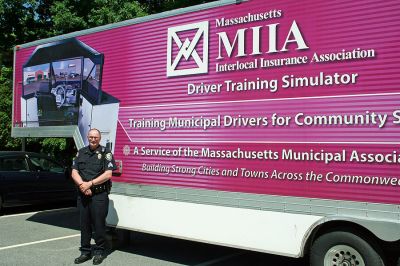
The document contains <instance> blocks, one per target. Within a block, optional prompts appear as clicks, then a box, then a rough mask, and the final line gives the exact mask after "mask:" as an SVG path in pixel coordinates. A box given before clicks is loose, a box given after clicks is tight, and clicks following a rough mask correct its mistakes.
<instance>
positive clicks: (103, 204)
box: [77, 191, 109, 255]
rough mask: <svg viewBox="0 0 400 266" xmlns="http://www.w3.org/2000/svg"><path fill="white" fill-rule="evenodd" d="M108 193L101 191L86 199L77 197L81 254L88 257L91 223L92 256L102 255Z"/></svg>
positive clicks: (81, 195)
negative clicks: (93, 243)
mask: <svg viewBox="0 0 400 266" xmlns="http://www.w3.org/2000/svg"><path fill="white" fill-rule="evenodd" d="M108 202H109V200H108V193H107V191H103V192H101V193H98V194H94V195H92V196H91V197H87V196H85V195H83V194H82V193H79V195H78V202H77V206H78V209H79V212H80V225H81V248H80V250H81V253H82V254H87V255H90V253H91V246H90V240H91V238H92V223H93V229H94V236H95V237H94V240H95V243H96V245H95V246H94V254H95V255H99V254H103V252H104V249H105V242H106V231H105V228H106V225H105V220H106V216H107V213H108Z"/></svg>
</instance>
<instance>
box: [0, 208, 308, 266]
mask: <svg viewBox="0 0 400 266" xmlns="http://www.w3.org/2000/svg"><path fill="white" fill-rule="evenodd" d="M78 217H79V214H78V211H77V209H76V208H75V207H66V208H61V209H52V210H43V209H39V210H35V209H33V211H31V210H30V209H26V208H24V209H17V211H13V210H12V211H11V212H10V211H9V210H6V212H5V213H4V214H3V215H2V216H0V265H7V266H9V265H16V266H17V265H18V266H21V265H30V266H31V265H38V266H39V265H40V266H43V265H52V266H53V265H74V263H73V261H74V258H75V257H77V256H79V254H80V253H79V251H78V247H79V241H80V234H79V224H78ZM130 236H131V239H130V241H129V242H127V243H125V244H124V245H121V242H120V241H118V242H116V243H118V245H114V248H112V249H111V248H110V249H109V250H108V256H107V258H106V260H104V262H103V263H102V265H139V266H169V265H171V266H172V265H193V266H208V265H212V266H228V265H229V266H241V265H243V266H249V265H254V266H258V265H260V266H261V265H263V266H266V265H267V266H268V265H271V266H305V265H307V263H306V262H305V260H304V259H300V260H299V259H292V258H285V257H280V256H272V255H268V254H263V253H257V252H251V251H245V250H240V249H234V248H227V247H221V246H216V245H210V244H205V243H198V242H193V241H187V240H180V239H174V238H169V237H162V236H156V235H151V234H144V233H139V232H133V233H131V234H130ZM81 265H83V266H84V265H92V261H88V262H85V263H83V264H81Z"/></svg>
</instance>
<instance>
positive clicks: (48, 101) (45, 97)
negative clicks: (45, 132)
mask: <svg viewBox="0 0 400 266" xmlns="http://www.w3.org/2000/svg"><path fill="white" fill-rule="evenodd" d="M36 98H37V106H38V119H39V126H51V125H63V124H65V123H64V120H65V119H64V113H63V111H62V110H60V109H58V108H57V103H56V96H55V95H54V94H52V93H38V94H37V95H36Z"/></svg>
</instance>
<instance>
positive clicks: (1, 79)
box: [0, 67, 21, 150]
mask: <svg viewBox="0 0 400 266" xmlns="http://www.w3.org/2000/svg"><path fill="white" fill-rule="evenodd" d="M0 95H1V97H0V150H13V149H16V148H17V147H19V146H20V143H21V142H20V140H19V139H15V138H11V115H10V114H11V112H12V68H10V67H3V68H1V72H0Z"/></svg>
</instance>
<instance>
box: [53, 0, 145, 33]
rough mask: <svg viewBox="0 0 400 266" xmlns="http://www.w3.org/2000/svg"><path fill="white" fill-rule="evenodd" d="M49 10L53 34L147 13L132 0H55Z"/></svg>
mask: <svg viewBox="0 0 400 266" xmlns="http://www.w3.org/2000/svg"><path fill="white" fill-rule="evenodd" d="M50 11H51V13H52V14H53V15H52V20H53V22H54V27H53V33H54V35H58V34H63V33H68V32H73V31H78V30H83V29H87V28H92V27H96V26H101V25H105V24H110V23H115V22H119V21H123V20H127V19H131V18H135V17H141V16H145V15H147V13H146V11H145V8H144V7H143V6H142V5H141V4H139V3H138V2H137V1H132V0H94V1H79V2H78V3H77V1H75V0H63V1H55V2H54V5H53V6H51V8H50Z"/></svg>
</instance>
